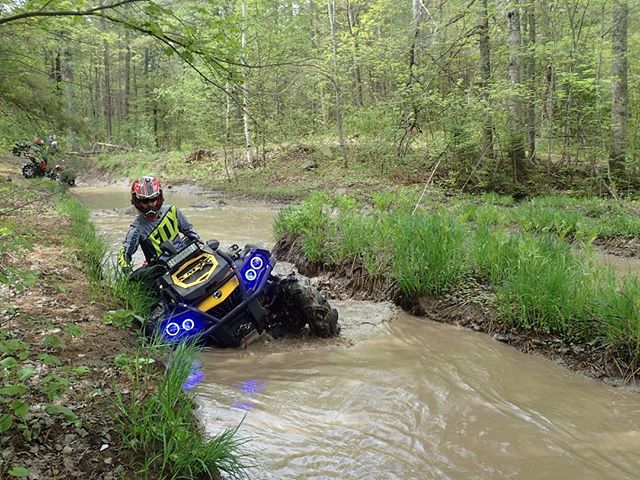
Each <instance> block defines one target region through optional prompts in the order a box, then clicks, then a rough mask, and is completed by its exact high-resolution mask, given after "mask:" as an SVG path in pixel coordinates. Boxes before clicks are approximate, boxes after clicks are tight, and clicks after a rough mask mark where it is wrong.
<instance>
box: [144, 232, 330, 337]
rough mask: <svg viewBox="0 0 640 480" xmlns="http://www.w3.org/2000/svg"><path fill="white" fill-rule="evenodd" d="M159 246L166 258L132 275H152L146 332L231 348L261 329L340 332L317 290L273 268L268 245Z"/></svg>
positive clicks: (276, 332) (280, 332) (321, 334)
mask: <svg viewBox="0 0 640 480" xmlns="http://www.w3.org/2000/svg"><path fill="white" fill-rule="evenodd" d="M162 248H163V251H165V252H166V253H168V254H169V255H170V257H169V258H168V259H166V260H164V261H162V262H158V264H157V265H155V266H153V267H150V270H149V267H148V269H147V270H146V272H145V273H143V274H140V273H138V274H137V275H136V272H134V275H133V276H134V278H135V277H138V278H141V277H142V276H145V275H146V276H147V278H149V277H155V278H156V279H158V280H157V281H158V283H159V291H160V305H159V307H158V308H157V309H156V310H155V311H154V312H153V313H152V315H151V318H150V319H149V321H148V323H147V333H148V334H152V333H154V332H157V333H158V334H159V335H161V336H162V337H163V338H164V339H165V340H167V341H169V342H176V341H180V340H183V339H186V338H192V337H198V338H201V339H202V340H203V341H204V342H206V343H210V344H213V345H216V346H219V347H237V346H240V345H244V346H246V345H248V344H249V343H251V342H252V341H253V340H255V339H256V338H258V337H259V336H260V335H261V334H263V333H265V332H267V333H269V334H270V335H271V336H272V337H275V338H277V337H280V336H283V335H286V334H301V333H303V332H305V331H307V329H308V331H309V332H310V333H311V334H312V335H315V336H319V337H332V336H337V335H339V333H340V326H339V325H338V312H337V311H336V310H335V309H334V308H331V306H330V305H329V303H328V302H327V300H326V298H325V297H324V296H323V295H322V294H321V293H320V292H319V291H318V290H317V289H315V288H314V287H312V286H311V285H310V284H309V283H308V282H305V281H304V280H302V279H300V278H298V277H296V276H295V275H293V274H291V275H289V276H287V277H280V276H277V275H274V274H273V273H272V271H273V267H274V266H275V263H276V261H275V258H274V257H273V256H272V255H271V252H270V251H269V250H266V249H264V248H262V247H260V246H258V245H246V246H245V247H244V249H241V248H239V247H238V246H237V245H233V246H232V247H231V248H230V249H229V250H228V251H224V250H222V249H220V248H219V242H217V241H215V240H212V241H209V242H207V244H206V245H204V246H200V245H198V244H196V243H191V244H190V245H188V246H186V247H185V248H184V249H182V250H181V251H175V249H174V248H173V245H172V244H171V243H170V242H165V243H163V244H162ZM138 272H139V271H138Z"/></svg>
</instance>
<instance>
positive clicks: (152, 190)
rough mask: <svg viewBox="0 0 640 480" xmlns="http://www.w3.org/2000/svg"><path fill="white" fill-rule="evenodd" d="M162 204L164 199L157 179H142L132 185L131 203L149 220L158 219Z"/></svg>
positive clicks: (136, 180) (137, 179)
mask: <svg viewBox="0 0 640 480" xmlns="http://www.w3.org/2000/svg"><path fill="white" fill-rule="evenodd" d="M162 202H164V197H163V196H162V188H160V182H159V181H158V179H157V178H155V177H140V178H136V179H135V180H134V181H133V183H132V184H131V203H132V204H133V205H134V206H135V207H136V208H137V209H138V211H139V212H140V214H141V215H142V216H143V217H145V218H146V219H147V220H155V219H156V218H158V216H159V215H160V207H162Z"/></svg>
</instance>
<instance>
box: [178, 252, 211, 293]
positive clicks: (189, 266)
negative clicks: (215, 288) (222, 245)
mask: <svg viewBox="0 0 640 480" xmlns="http://www.w3.org/2000/svg"><path fill="white" fill-rule="evenodd" d="M207 266H209V271H207V272H206V273H205V274H204V275H201V276H200V278H198V279H196V280H194V281H191V282H190V281H189V277H191V276H192V275H194V274H195V273H196V272H197V271H198V270H202V269H204V268H206V267H207ZM217 266H218V261H217V260H216V257H215V256H213V255H211V254H210V253H204V252H203V253H202V255H199V256H197V257H196V258H194V259H193V260H191V261H189V262H188V263H185V264H184V265H183V266H182V267H181V268H180V270H178V271H177V272H176V273H174V274H173V275H171V279H172V280H173V283H174V284H176V285H178V286H179V287H182V288H190V287H193V286H195V285H200V284H201V283H204V282H206V281H207V280H209V277H211V275H213V272H215V270H216V267H217Z"/></svg>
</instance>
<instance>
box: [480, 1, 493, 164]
mask: <svg viewBox="0 0 640 480" xmlns="http://www.w3.org/2000/svg"><path fill="white" fill-rule="evenodd" d="M478 27H479V31H480V39H479V45H478V48H479V50H480V78H481V85H480V88H481V92H480V96H481V98H482V101H483V108H484V115H483V119H482V136H483V143H484V148H483V156H484V157H487V158H490V159H492V160H493V158H494V152H493V120H492V118H491V97H490V92H489V82H491V52H490V50H489V48H490V47H489V12H488V7H487V0H482V3H481V7H480V11H479V14H478Z"/></svg>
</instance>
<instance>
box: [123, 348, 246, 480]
mask: <svg viewBox="0 0 640 480" xmlns="http://www.w3.org/2000/svg"><path fill="white" fill-rule="evenodd" d="M196 356H197V349H196V347H195V345H194V344H193V343H188V342H182V343H181V344H179V345H178V346H177V347H176V348H175V350H174V351H173V352H172V354H171V357H170V360H169V364H168V367H167V370H166V372H165V374H164V376H163V377H162V379H161V380H160V381H159V383H156V384H151V385H150V384H149V383H148V376H145V375H142V374H141V372H142V369H144V368H145V367H144V365H145V363H144V362H139V361H135V360H134V361H133V362H131V363H132V365H133V367H132V368H131V369H130V370H129V372H130V375H131V379H132V382H133V384H134V388H133V389H132V394H130V395H128V396H125V395H123V394H122V393H118V394H117V396H116V406H117V408H118V412H119V415H118V422H119V426H120V427H119V431H120V434H121V437H122V439H123V442H124V444H125V445H126V446H127V447H129V448H130V449H132V450H133V451H134V452H138V453H140V454H141V455H142V456H143V458H144V460H143V466H142V469H141V473H142V474H143V475H144V477H145V478H150V479H170V480H173V479H181V478H186V479H199V478H219V474H220V472H224V473H225V474H226V475H227V476H228V477H229V478H244V477H245V475H244V469H245V468H246V465H245V464H244V459H245V458H246V456H245V455H242V454H240V453H238V452H239V451H240V447H241V446H242V444H243V443H244V442H243V441H242V440H238V437H237V428H233V429H228V430H225V431H223V432H222V433H221V434H219V435H218V436H216V437H215V438H213V439H207V438H205V437H204V434H203V432H202V431H201V430H200V428H199V427H198V425H197V424H196V423H195V422H194V419H193V415H192V412H193V409H194V407H195V401H194V396H193V394H192V393H188V392H185V390H184V389H183V385H184V383H185V381H186V380H187V378H188V377H189V375H190V374H191V373H192V371H193V368H194V365H196ZM140 394H143V395H142V396H141V395H140Z"/></svg>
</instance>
